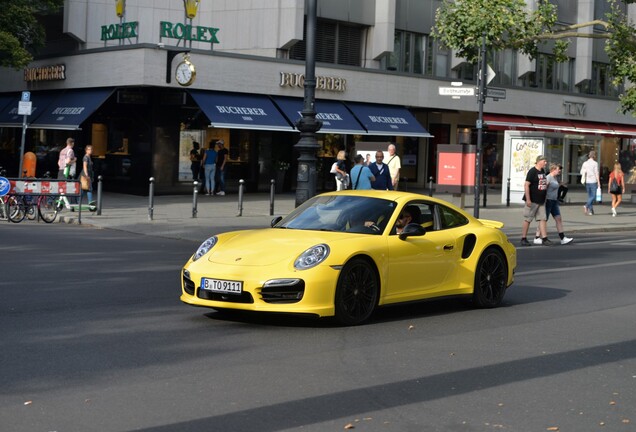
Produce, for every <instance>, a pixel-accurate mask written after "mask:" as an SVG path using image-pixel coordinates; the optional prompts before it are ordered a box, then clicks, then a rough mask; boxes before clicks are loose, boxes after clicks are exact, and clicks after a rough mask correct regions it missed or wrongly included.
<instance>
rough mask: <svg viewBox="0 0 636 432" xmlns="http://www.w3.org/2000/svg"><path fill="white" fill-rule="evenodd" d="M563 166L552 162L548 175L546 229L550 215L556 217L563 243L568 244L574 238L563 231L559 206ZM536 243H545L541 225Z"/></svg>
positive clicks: (536, 235) (555, 220)
mask: <svg viewBox="0 0 636 432" xmlns="http://www.w3.org/2000/svg"><path fill="white" fill-rule="evenodd" d="M561 170H562V167H561V165H558V164H555V163H552V164H550V174H548V176H547V182H548V189H547V192H546V200H545V214H546V217H545V219H546V231H547V222H548V219H550V215H552V218H553V219H554V222H555V224H556V228H557V233H559V238H560V239H561V244H562V245H566V244H568V243H571V242H572V240H574V239H572V238H570V237H566V236H565V234H564V233H563V220H562V218H561V207H560V206H559V180H558V178H559V175H560V174H561ZM534 244H543V240H542V239H541V233H540V231H539V227H537V232H536V234H535V236H534Z"/></svg>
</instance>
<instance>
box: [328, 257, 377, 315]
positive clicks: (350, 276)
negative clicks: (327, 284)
mask: <svg viewBox="0 0 636 432" xmlns="http://www.w3.org/2000/svg"><path fill="white" fill-rule="evenodd" d="M379 294H380V282H379V280H378V275H377V272H376V271H375V268H374V267H373V265H372V264H371V263H369V261H368V260H366V259H363V258H354V259H352V260H351V261H349V262H348V263H347V264H346V265H345V266H344V267H343V269H342V271H341V272H340V276H339V277H338V285H337V286H336V296H335V301H334V306H335V317H336V321H338V322H339V323H340V324H343V325H348V326H351V325H358V324H362V323H363V322H364V321H366V320H367V319H369V317H370V316H371V314H373V311H374V310H375V307H376V306H377V304H378V297H379Z"/></svg>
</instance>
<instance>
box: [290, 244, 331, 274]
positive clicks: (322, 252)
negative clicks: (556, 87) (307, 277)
mask: <svg viewBox="0 0 636 432" xmlns="http://www.w3.org/2000/svg"><path fill="white" fill-rule="evenodd" d="M328 256H329V246H327V245H326V244H324V243H323V244H319V245H315V246H312V247H310V248H309V249H307V250H306V251H305V252H303V253H301V254H300V255H299V256H298V258H296V261H295V262H294V268H295V269H296V270H307V269H310V268H312V267H315V266H317V265H318V264H320V263H321V262H323V261H324V260H325V259H326V258H327V257H328Z"/></svg>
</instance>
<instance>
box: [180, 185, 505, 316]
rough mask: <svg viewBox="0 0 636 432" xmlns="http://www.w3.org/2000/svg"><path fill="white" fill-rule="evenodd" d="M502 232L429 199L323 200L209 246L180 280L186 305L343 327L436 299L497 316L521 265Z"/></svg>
mask: <svg viewBox="0 0 636 432" xmlns="http://www.w3.org/2000/svg"><path fill="white" fill-rule="evenodd" d="M502 227H503V223H501V222H496V221H490V220H482V219H475V218H474V217H472V216H470V215H469V214H467V213H466V212H464V211H463V210H461V209H459V208H457V207H455V206H453V205H452V204H450V203H447V202H445V201H443V200H439V199H435V198H431V197H428V196H424V195H418V194H412V193H406V192H397V191H340V192H330V193H325V194H322V195H318V196H315V197H313V198H312V199H310V200H308V201H306V202H305V203H304V204H302V205H301V206H299V207H298V208H296V209H295V210H294V211H293V212H292V213H290V214H289V215H288V216H287V217H285V218H280V217H279V218H276V219H274V220H273V221H272V226H271V227H269V228H263V229H254V230H245V231H235V232H228V233H223V234H219V235H216V236H213V237H210V238H209V239H207V240H206V241H204V242H203V244H201V246H200V247H199V249H198V250H197V251H196V252H195V254H194V255H192V257H191V258H190V259H189V260H188V262H187V263H186V264H185V266H184V267H183V270H182V272H181V280H182V286H181V288H182V293H181V300H182V301H183V302H185V303H188V304H191V305H195V306H204V307H210V308H214V309H240V310H249V311H260V312H278V313H295V314H310V315H314V316H319V317H327V316H334V317H335V318H336V320H337V321H339V322H340V323H342V324H345V325H356V324H360V323H362V322H364V321H366V320H367V319H368V318H369V317H370V316H371V314H372V313H373V311H374V310H375V309H376V308H377V307H378V306H383V305H388V304H395V303H401V302H411V301H416V300H424V299H430V298H435V297H446V296H469V297H470V298H472V301H473V302H474V304H475V305H476V306H477V307H482V308H492V307H496V306H498V305H499V304H500V303H501V301H502V299H503V296H504V294H505V292H506V289H507V288H508V287H509V286H510V285H511V284H512V282H513V278H514V270H515V267H516V265H517V255H516V249H515V247H514V246H513V245H512V244H511V243H510V242H509V241H508V238H507V237H506V235H505V234H504V233H503V232H502V231H501V228H502Z"/></svg>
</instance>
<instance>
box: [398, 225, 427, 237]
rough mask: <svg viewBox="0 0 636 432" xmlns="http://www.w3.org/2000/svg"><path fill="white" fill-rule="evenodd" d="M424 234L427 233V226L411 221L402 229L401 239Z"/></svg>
mask: <svg viewBox="0 0 636 432" xmlns="http://www.w3.org/2000/svg"><path fill="white" fill-rule="evenodd" d="M424 234H426V228H424V227H423V226H422V225H420V224H416V223H410V224H408V225H407V226H405V227H404V229H403V230H402V233H401V234H400V240H406V238H407V237H420V236H423V235H424Z"/></svg>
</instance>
